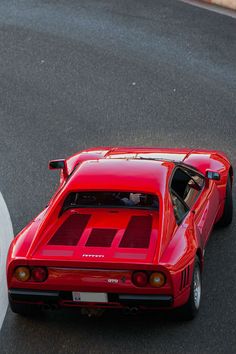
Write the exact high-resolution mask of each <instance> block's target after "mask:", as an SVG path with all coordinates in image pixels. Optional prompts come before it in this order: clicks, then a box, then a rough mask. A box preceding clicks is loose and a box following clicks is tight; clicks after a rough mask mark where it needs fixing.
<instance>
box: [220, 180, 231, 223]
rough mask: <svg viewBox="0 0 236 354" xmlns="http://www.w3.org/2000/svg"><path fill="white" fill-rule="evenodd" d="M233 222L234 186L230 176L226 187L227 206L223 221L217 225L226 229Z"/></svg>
mask: <svg viewBox="0 0 236 354" xmlns="http://www.w3.org/2000/svg"><path fill="white" fill-rule="evenodd" d="M232 220H233V196H232V185H231V179H230V176H228V180H227V185H226V195H225V206H224V211H223V215H222V217H221V219H220V220H219V221H218V223H217V225H219V226H222V227H226V226H228V225H230V224H231V222H232Z"/></svg>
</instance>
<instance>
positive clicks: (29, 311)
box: [9, 297, 41, 317]
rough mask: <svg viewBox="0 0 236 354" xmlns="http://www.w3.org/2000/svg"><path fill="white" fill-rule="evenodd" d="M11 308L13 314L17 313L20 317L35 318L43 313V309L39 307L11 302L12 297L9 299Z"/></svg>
mask: <svg viewBox="0 0 236 354" xmlns="http://www.w3.org/2000/svg"><path fill="white" fill-rule="evenodd" d="M9 306H10V309H11V310H12V312H14V313H17V314H18V315H21V316H27V317H30V316H35V315H37V314H39V313H40V312H41V311H40V310H41V307H40V306H38V305H32V304H24V303H18V302H14V301H12V300H11V298H10V297H9Z"/></svg>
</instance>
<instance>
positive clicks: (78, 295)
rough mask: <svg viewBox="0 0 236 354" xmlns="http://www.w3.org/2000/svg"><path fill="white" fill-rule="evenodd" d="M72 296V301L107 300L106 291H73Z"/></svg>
mask: <svg viewBox="0 0 236 354" xmlns="http://www.w3.org/2000/svg"><path fill="white" fill-rule="evenodd" d="M72 298H73V301H76V302H108V298H107V294H106V293H86V292H79V291H73V292H72Z"/></svg>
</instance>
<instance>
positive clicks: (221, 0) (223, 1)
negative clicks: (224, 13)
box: [201, 0, 236, 10]
mask: <svg viewBox="0 0 236 354" xmlns="http://www.w3.org/2000/svg"><path fill="white" fill-rule="evenodd" d="M201 1H202V2H205V3H208V4H214V5H217V6H222V7H226V8H228V9H231V10H236V0H201Z"/></svg>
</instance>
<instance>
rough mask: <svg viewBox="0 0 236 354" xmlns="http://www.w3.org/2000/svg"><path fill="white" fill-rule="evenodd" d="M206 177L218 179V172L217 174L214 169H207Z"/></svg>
mask: <svg viewBox="0 0 236 354" xmlns="http://www.w3.org/2000/svg"><path fill="white" fill-rule="evenodd" d="M206 178H208V179H213V180H214V181H219V180H220V174H219V172H215V171H207V172H206Z"/></svg>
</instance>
